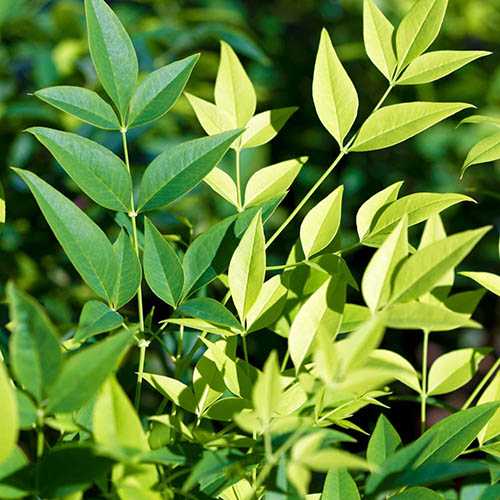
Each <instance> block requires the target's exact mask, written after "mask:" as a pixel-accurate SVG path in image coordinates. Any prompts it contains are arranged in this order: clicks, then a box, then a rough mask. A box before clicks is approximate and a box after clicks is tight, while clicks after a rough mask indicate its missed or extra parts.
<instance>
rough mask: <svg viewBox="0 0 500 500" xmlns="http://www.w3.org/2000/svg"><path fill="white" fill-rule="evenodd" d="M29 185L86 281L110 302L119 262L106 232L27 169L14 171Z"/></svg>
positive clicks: (70, 258) (69, 256) (71, 259)
mask: <svg viewBox="0 0 500 500" xmlns="http://www.w3.org/2000/svg"><path fill="white" fill-rule="evenodd" d="M14 170H15V171H16V173H17V174H18V175H20V176H21V177H22V179H23V180H24V182H26V184H28V186H29V188H30V189H31V192H32V193H33V196H34V197H35V199H36V201H37V202H38V205H39V206H40V209H41V210H42V213H43V215H44V216H45V218H46V219H47V222H48V223H49V226H50V227H51V229H52V231H54V234H55V235H56V238H57V239H58V241H59V243H60V244H61V246H62V247H63V249H64V251H65V252H66V254H67V256H68V258H69V260H70V261H71V263H72V264H73V265H74V266H75V268H76V270H77V271H78V272H79V273H80V275H81V276H82V278H83V279H84V280H85V282H86V283H87V284H88V285H89V286H90V287H91V288H92V289H93V290H94V291H95V292H96V293H97V294H98V295H100V296H101V297H103V298H105V299H107V300H110V297H111V294H112V292H113V288H114V284H115V279H116V272H117V262H116V257H115V254H114V251H113V247H112V246H111V243H110V242H109V240H108V238H107V237H106V235H105V234H104V233H103V232H102V230H101V229H100V228H99V226H97V224H95V222H93V221H92V220H91V219H90V218H89V217H88V216H87V215H85V213H84V212H82V210H80V209H79V208H78V207H77V206H76V205H75V204H74V203H73V202H72V201H70V200H68V198H66V197H65V196H63V195H62V194H61V193H59V192H58V191H56V190H55V189H54V188H53V187H51V186H50V185H49V184H47V183H46V182H45V181H43V180H42V179H40V178H39V177H38V176H37V175H35V174H33V173H32V172H29V171H27V170H19V169H14Z"/></svg>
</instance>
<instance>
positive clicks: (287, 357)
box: [280, 347, 290, 373]
mask: <svg viewBox="0 0 500 500" xmlns="http://www.w3.org/2000/svg"><path fill="white" fill-rule="evenodd" d="M289 358H290V349H289V348H288V347H287V348H286V353H285V357H284V358H283V362H282V363H281V369H280V372H281V373H283V372H284V371H285V368H286V365H287V363H288V359H289Z"/></svg>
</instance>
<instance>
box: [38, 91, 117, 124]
mask: <svg viewBox="0 0 500 500" xmlns="http://www.w3.org/2000/svg"><path fill="white" fill-rule="evenodd" d="M35 95H36V96H37V97H38V98H39V99H41V100H42V101H45V102H47V103H49V104H51V105H52V106H54V107H56V108H58V109H60V110H62V111H64V112H66V113H68V114H70V115H72V116H75V117H76V118H78V119H80V120H82V121H84V122H87V123H90V124H91V125H94V127H99V128H103V129H107V130H120V122H119V121H118V118H117V117H116V114H115V112H114V111H113V108H112V107H111V106H110V105H109V104H108V103H107V102H106V101H105V100H104V99H102V98H101V97H100V96H99V94H97V93H95V92H94V91H92V90H88V89H84V88H82V87H71V86H69V85H61V86H58V87H49V88H46V89H43V90H38V91H37V92H35Z"/></svg>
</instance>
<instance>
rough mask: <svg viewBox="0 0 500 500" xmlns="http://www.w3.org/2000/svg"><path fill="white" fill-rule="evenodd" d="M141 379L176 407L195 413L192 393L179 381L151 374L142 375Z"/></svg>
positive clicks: (195, 405) (194, 401)
mask: <svg viewBox="0 0 500 500" xmlns="http://www.w3.org/2000/svg"><path fill="white" fill-rule="evenodd" d="M143 379H144V380H146V381H147V382H149V383H150V384H151V385H152V386H153V387H154V388H155V389H156V390H157V391H158V392H160V393H161V394H163V395H164V396H165V397H167V398H169V399H170V400H171V401H173V402H174V403H175V404H176V405H177V406H180V407H181V408H184V409H185V410H187V411H189V412H191V413H197V403H196V399H195V397H194V394H193V391H192V390H191V389H190V388H189V387H188V386H187V385H185V384H183V383H182V382H181V381H179V380H176V379H174V378H170V377H165V376H164V375H155V374H153V373H144V374H143Z"/></svg>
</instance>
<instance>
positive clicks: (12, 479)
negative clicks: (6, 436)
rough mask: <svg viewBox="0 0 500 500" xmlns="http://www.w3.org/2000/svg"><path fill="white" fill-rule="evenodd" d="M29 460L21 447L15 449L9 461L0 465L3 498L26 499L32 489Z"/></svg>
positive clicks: (0, 485)
mask: <svg viewBox="0 0 500 500" xmlns="http://www.w3.org/2000/svg"><path fill="white" fill-rule="evenodd" d="M28 464H29V462H28V459H27V458H26V455H25V454H24V452H23V451H22V450H21V448H20V447H19V446H16V447H14V449H13V452H12V453H11V454H10V455H9V457H8V458H7V460H5V461H2V462H1V463H0V495H1V498H5V499H6V500H7V499H10V498H26V497H29V495H30V490H31V489H32V478H31V475H30V474H29V472H28V471H29V469H28V467H29V466H28Z"/></svg>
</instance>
